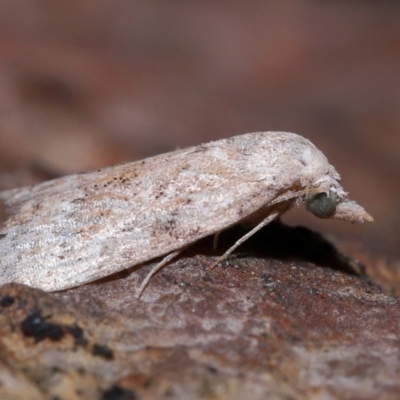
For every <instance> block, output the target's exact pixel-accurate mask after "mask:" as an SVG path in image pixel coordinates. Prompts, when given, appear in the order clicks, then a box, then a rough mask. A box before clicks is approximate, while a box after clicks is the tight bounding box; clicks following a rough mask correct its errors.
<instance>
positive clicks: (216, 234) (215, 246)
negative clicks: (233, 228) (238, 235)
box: [213, 231, 222, 250]
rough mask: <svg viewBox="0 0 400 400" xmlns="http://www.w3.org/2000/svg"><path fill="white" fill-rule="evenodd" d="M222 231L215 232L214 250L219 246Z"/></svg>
mask: <svg viewBox="0 0 400 400" xmlns="http://www.w3.org/2000/svg"><path fill="white" fill-rule="evenodd" d="M221 232H222V231H218V232H215V233H214V240H213V250H216V249H217V247H218V239H219V235H220V234H221Z"/></svg>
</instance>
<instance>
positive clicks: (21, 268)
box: [0, 132, 372, 291]
mask: <svg viewBox="0 0 400 400" xmlns="http://www.w3.org/2000/svg"><path fill="white" fill-rule="evenodd" d="M339 178H340V177H339V175H338V174H337V172H336V171H335V169H334V168H333V167H332V166H331V165H329V163H328V161H327V159H326V157H325V156H324V155H323V154H322V153H321V152H320V151H319V150H318V149H317V148H316V147H315V146H314V145H313V144H312V143H311V142H310V141H308V140H307V139H305V138H303V137H301V136H299V135H296V134H293V133H285V132H257V133H249V134H244V135H239V136H235V137H232V138H229V139H222V140H218V141H215V142H210V143H207V144H202V145H199V146H195V147H191V148H188V149H183V150H177V151H175V152H171V153H167V154H162V155H159V156H155V157H151V158H148V159H146V160H142V161H137V162H134V163H128V164H123V165H119V166H115V167H109V168H105V169H102V170H98V171H95V172H91V173H86V174H77V175H70V176H66V177H63V178H59V179H55V180H53V181H49V182H44V183H41V184H38V185H35V186H31V187H24V188H19V189H13V190H9V191H4V192H1V193H0V200H2V201H3V202H4V204H5V207H6V209H7V210H8V213H9V214H8V215H10V216H9V217H8V219H7V220H6V221H4V224H3V227H2V229H1V231H0V234H1V235H4V236H3V237H2V239H1V240H0V255H1V257H0V283H7V282H19V283H24V284H28V285H31V286H33V287H37V288H41V289H43V290H47V291H53V290H61V289H66V288H69V287H73V286H78V285H82V284H85V283H88V282H91V281H94V280H97V279H99V278H103V277H105V276H108V275H110V274H112V273H115V272H118V271H121V270H123V269H126V268H129V267H131V266H135V265H139V264H142V263H143V262H147V261H150V260H152V259H155V258H158V257H167V258H166V259H167V260H168V259H169V254H171V253H174V254H175V253H176V254H178V253H179V250H181V249H183V248H186V247H187V246H189V245H190V244H191V243H193V242H195V241H197V240H199V239H201V238H203V237H205V236H208V235H212V234H216V233H218V232H220V231H222V230H224V229H227V228H229V227H231V226H233V225H235V224H237V223H241V222H243V221H246V220H247V221H249V220H252V218H251V217H255V216H258V218H253V219H254V221H253V224H252V225H255V226H258V228H255V230H254V231H251V232H252V233H249V234H247V235H245V236H244V237H243V239H242V240H239V241H238V243H237V244H235V245H233V246H232V248H231V249H230V250H228V252H227V253H226V254H225V255H224V256H223V257H225V256H226V255H227V254H229V252H230V251H232V250H233V249H234V248H236V247H237V246H238V245H240V244H241V243H242V242H243V241H244V240H245V239H247V238H248V237H250V236H251V234H253V233H254V232H255V231H256V230H257V229H260V228H261V227H263V226H265V225H266V224H268V223H269V222H270V220H272V219H273V218H274V217H275V216H277V215H280V214H282V213H284V212H285V211H286V210H287V209H288V208H290V207H291V206H293V205H294V204H301V203H303V202H305V201H306V200H308V199H309V197H310V196H311V195H316V194H318V193H326V194H327V195H328V194H329V193H333V194H334V196H333V197H335V203H336V204H332V202H331V201H330V202H328V203H329V205H330V209H329V210H327V211H325V212H324V206H318V207H317V209H318V210H319V211H317V212H314V211H315V210H314V208H313V207H314V205H313V204H312V203H310V202H309V203H308V204H309V208H310V209H311V211H312V212H314V213H315V214H316V215H317V216H321V215H322V216H323V217H325V216H326V217H330V218H341V219H345V220H349V221H357V222H362V221H364V220H367V221H369V220H371V219H372V217H370V216H369V214H368V213H366V212H365V210H364V209H363V208H362V207H361V206H359V205H358V204H356V203H355V202H352V201H350V200H349V199H348V198H347V194H346V193H345V192H344V191H343V189H342V188H341V186H340V184H339ZM310 204H311V206H310ZM321 207H322V208H321ZM328 214H329V215H328ZM261 216H262V218H261ZM260 218H261V219H260ZM160 265H161V264H159V265H158V267H157V266H156V268H160ZM155 271H156V270H153V272H151V274H154V272H155ZM148 279H149V277H148ZM148 279H147V281H148ZM147 281H146V282H147ZM143 287H144V286H143V285H142V288H143Z"/></svg>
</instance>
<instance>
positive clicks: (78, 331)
mask: <svg viewBox="0 0 400 400" xmlns="http://www.w3.org/2000/svg"><path fill="white" fill-rule="evenodd" d="M67 330H68V332H69V333H70V334H71V335H72V336H73V337H74V339H75V345H76V346H86V345H87V344H88V340H87V339H86V338H85V336H84V332H83V329H82V328H81V327H80V326H78V325H69V326H68V327H67Z"/></svg>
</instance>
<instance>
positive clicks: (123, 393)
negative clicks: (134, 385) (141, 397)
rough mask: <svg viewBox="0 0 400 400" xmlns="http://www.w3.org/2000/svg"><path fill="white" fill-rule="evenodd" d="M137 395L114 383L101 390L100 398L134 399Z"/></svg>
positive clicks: (107, 399) (110, 399)
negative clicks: (108, 387)
mask: <svg viewBox="0 0 400 400" xmlns="http://www.w3.org/2000/svg"><path fill="white" fill-rule="evenodd" d="M137 398H138V396H137V395H136V393H135V392H133V391H132V390H129V389H124V388H122V387H121V386H118V385H115V386H112V387H111V388H110V389H107V390H106V391H104V392H103V395H102V396H101V400H136V399H137Z"/></svg>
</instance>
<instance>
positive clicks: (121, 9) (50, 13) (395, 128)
mask: <svg viewBox="0 0 400 400" xmlns="http://www.w3.org/2000/svg"><path fill="white" fill-rule="evenodd" d="M399 20H400V6H399V5H398V3H396V2H391V1H381V2H369V1H366V2H357V1H356V2H346V1H336V2H324V1H322V2H318V1H294V0H286V1H272V2H268V1H252V2H246V3H245V2H239V1H218V2H215V1H201V2H197V1H169V2H165V1H161V0H159V1H155V0H149V1H143V2H141V1H133V2H131V1H112V2H109V1H102V0H96V1H90V0H88V1H85V2H81V1H68V2H67V1H55V0H52V1H45V0H42V1H38V2H31V1H23V0H20V1H13V2H2V3H1V4H0V154H1V155H2V159H3V160H4V162H5V163H6V164H7V165H9V164H10V162H11V164H15V163H16V162H17V161H18V163H21V162H22V163H25V164H24V165H26V164H27V163H34V164H35V165H37V164H39V165H40V166H42V167H45V169H46V170H50V171H52V172H56V173H70V172H73V171H82V170H87V169H91V168H96V167H98V166H104V165H109V164H112V163H117V162H120V161H127V160H133V159H137V158H140V157H146V156H149V155H152V154H156V153H159V152H163V151H169V150H173V149H175V148H176V147H178V146H179V147H184V146H187V145H193V144H198V143H200V142H203V141H209V140H212V139H216V138H222V137H228V136H232V135H235V134H239V133H245V132H251V131H260V130H287V131H293V132H296V133H300V134H302V135H304V136H306V137H308V138H310V139H311V140H312V141H313V142H314V143H315V144H316V145H317V146H318V147H319V148H321V149H322V151H323V152H324V153H325V154H326V155H327V156H328V158H329V160H330V161H331V163H332V164H333V165H335V166H336V168H337V169H338V170H339V172H340V173H341V174H342V177H343V184H344V187H345V188H346V189H347V190H348V191H350V192H351V195H352V197H353V198H355V199H356V200H357V201H359V202H360V203H361V204H362V205H364V206H365V208H366V209H367V210H368V211H369V212H370V213H371V214H372V215H373V216H374V217H375V222H374V224H369V225H367V226H357V227H356V226H354V227H352V226H348V225H347V224H342V223H340V222H337V223H336V222H326V221H324V222H320V221H316V220H315V219H314V218H312V217H310V216H308V215H307V216H306V215H305V214H303V213H301V212H300V213H292V214H293V215H292V216H291V217H290V218H286V220H287V221H288V222H289V223H292V224H296V223H298V222H301V223H303V224H307V225H308V226H311V227H316V229H318V230H323V231H326V232H329V231H332V232H333V231H336V232H345V231H346V232H347V233H348V234H349V235H351V236H354V237H360V238H362V240H365V241H368V245H369V246H370V247H372V248H374V247H375V246H379V250H382V251H384V252H386V253H387V254H391V255H394V256H395V257H396V258H397V257H398V255H399V250H398V248H399V246H398V239H397V236H398V233H399V228H398V226H399V223H400V213H399V211H398V209H399V200H400V185H399V184H398V180H399V176H400V144H399V141H400V135H399V130H400V117H399V116H400V78H399V76H400V74H399V70H400V62H399V61H400V23H399ZM10 160H11V161H10ZM7 178H8V177H7ZM3 181H4V182H5V183H4V184H3V187H4V186H9V185H10V184H11V183H10V182H9V179H6V180H4V179H3ZM19 183H20V182H17V184H19ZM12 184H15V183H14V182H13V183H12ZM296 214H298V215H296Z"/></svg>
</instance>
